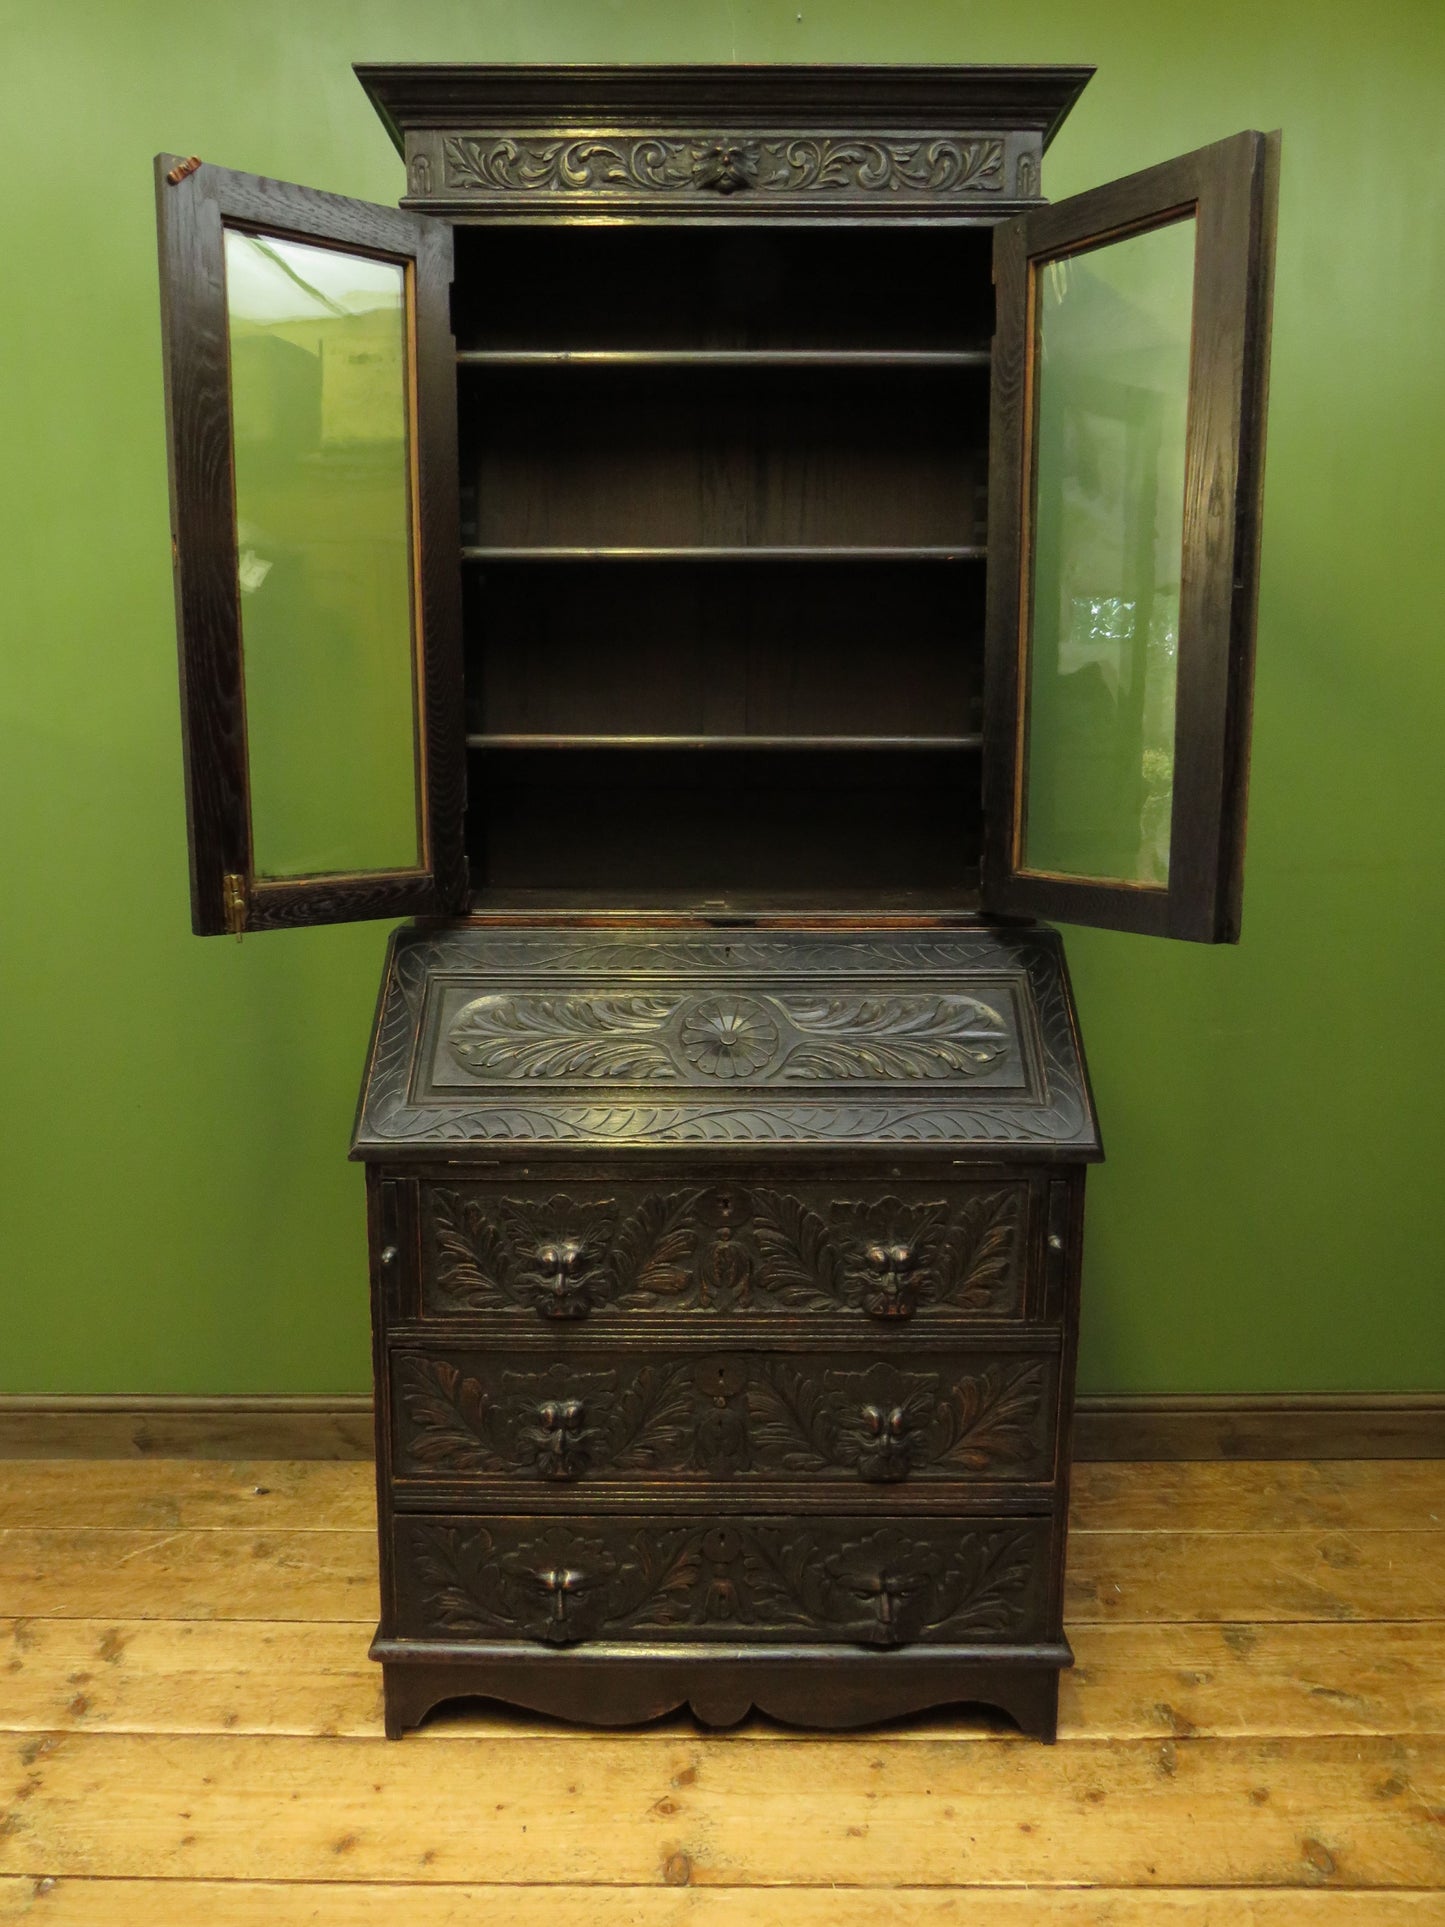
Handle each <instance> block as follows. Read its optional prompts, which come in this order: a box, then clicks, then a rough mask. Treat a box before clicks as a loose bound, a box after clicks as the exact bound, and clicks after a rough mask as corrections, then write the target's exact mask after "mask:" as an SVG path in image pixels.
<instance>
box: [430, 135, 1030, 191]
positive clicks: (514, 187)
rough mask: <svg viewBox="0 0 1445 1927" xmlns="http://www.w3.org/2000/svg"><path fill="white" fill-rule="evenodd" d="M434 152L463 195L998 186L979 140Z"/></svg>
mask: <svg viewBox="0 0 1445 1927" xmlns="http://www.w3.org/2000/svg"><path fill="white" fill-rule="evenodd" d="M442 153H443V173H444V177H445V182H446V186H447V187H448V188H450V189H453V190H456V191H459V192H462V193H469V194H498V195H511V194H518V193H523V194H588V195H602V196H613V197H618V196H620V197H632V198H635V197H637V196H639V195H643V196H645V195H654V194H677V193H698V194H702V195H719V196H722V197H724V198H726V197H729V196H731V195H734V194H753V193H758V194H764V195H773V194H800V195H810V196H812V195H816V196H820V197H824V198H827V197H833V198H836V197H839V196H845V197H846V196H853V195H862V196H865V197H868V196H874V195H879V196H888V197H895V196H899V195H908V196H911V195H923V196H937V197H945V198H946V197H948V196H952V195H973V194H998V193H1001V192H1002V191H1003V189H1004V186H1005V179H1004V143H1003V141H1002V140H999V139H997V138H993V137H989V136H978V137H975V138H973V139H962V140H959V139H946V138H935V139H932V140H927V139H924V140H919V139H911V140H910V139H895V138H890V137H888V136H886V135H884V136H879V137H877V138H872V139H859V138H855V137H852V136H849V135H786V134H765V135H759V136H757V137H755V138H735V137H728V136H709V135H704V134H699V135H655V134H646V135H637V134H617V135H609V136H606V137H601V136H586V137H582V138H573V139H559V138H557V137H555V136H550V135H537V136H517V135H508V134H456V135H451V136H448V137H447V139H446V140H445V141H444V143H443V149H442Z"/></svg>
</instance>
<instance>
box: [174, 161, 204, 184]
mask: <svg viewBox="0 0 1445 1927" xmlns="http://www.w3.org/2000/svg"><path fill="white" fill-rule="evenodd" d="M200 164H201V157H200V155H199V154H190V155H188V156H187V157H186V159H185V160H183V161H177V162H176V165H175V166H174V167H172V168H168V169H167V171H166V185H167V186H168V187H179V186H180V184H181V182H182V181H183V180H185V178H186V176H187V175H188V174H194V173H195V171H196V169H197V168H198V167H199V166H200Z"/></svg>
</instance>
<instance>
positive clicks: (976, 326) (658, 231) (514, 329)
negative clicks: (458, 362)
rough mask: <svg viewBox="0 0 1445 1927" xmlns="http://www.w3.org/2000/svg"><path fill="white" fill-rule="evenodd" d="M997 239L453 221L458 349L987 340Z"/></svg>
mask: <svg viewBox="0 0 1445 1927" xmlns="http://www.w3.org/2000/svg"><path fill="white" fill-rule="evenodd" d="M992 246H993V236H992V231H991V230H990V229H989V228H987V227H963V228H924V227H912V228H892V229H889V228H875V229H866V228H858V227H845V228H843V229H842V230H841V231H829V230H828V229H825V228H810V227H796V228H793V227H790V228H772V229H770V231H768V232H766V233H759V232H757V231H755V230H753V231H749V230H748V229H746V228H741V227H722V228H711V229H699V228H687V227H664V226H650V227H647V228H640V227H639V228H629V227H616V226H605V227H596V228H590V227H563V226H556V227H540V226H539V227H527V228H513V229H499V228H479V227H466V226H458V228H457V229H456V251H457V269H456V294H455V297H454V301H453V317H454V323H455V327H456V332H457V345H458V346H459V347H461V348H464V349H466V348H470V349H487V348H492V349H527V350H534V351H535V350H540V349H548V348H553V349H567V348H571V349H583V350H585V349H606V348H620V349H632V350H638V349H646V348H674V349H675V348H680V347H689V348H734V349H736V348H793V349H797V348H842V349H848V348H866V349H878V348H887V347H894V348H915V349H917V348H969V347H975V346H986V345H987V343H988V341H989V338H990V336H991V335H992V333H993V282H992V276H991V261H992Z"/></svg>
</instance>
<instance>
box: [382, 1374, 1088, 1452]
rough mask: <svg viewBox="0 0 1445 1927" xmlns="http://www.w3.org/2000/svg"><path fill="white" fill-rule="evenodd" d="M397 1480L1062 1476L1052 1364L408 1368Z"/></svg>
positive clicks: (399, 1419) (400, 1406)
mask: <svg viewBox="0 0 1445 1927" xmlns="http://www.w3.org/2000/svg"><path fill="white" fill-rule="evenodd" d="M392 1372H393V1382H394V1393H393V1398H392V1412H393V1422H394V1424H395V1426H396V1430H397V1440H396V1449H395V1461H394V1463H395V1469H396V1471H397V1473H398V1475H399V1476H401V1477H404V1478H425V1477H426V1476H428V1475H431V1474H443V1475H446V1474H450V1475H456V1474H463V1475H475V1476H480V1477H505V1478H522V1479H526V1480H536V1479H542V1480H545V1481H547V1482H549V1483H552V1484H570V1483H575V1482H577V1481H579V1480H584V1479H585V1480H588V1481H589V1482H590V1481H595V1480H598V1479H603V1480H607V1479H626V1480H628V1481H630V1482H635V1481H636V1479H637V1478H639V1477H642V1478H646V1477H657V1478H668V1479H678V1478H690V1477H698V1478H703V1479H737V1478H743V1479H747V1480H767V1479H795V1478H800V1477H808V1478H810V1479H811V1478H815V1477H817V1476H823V1477H826V1478H830V1479H838V1480H844V1481H851V1480H853V1479H855V1478H856V1479H859V1480H862V1481H864V1482H865V1483H867V1484H873V1485H896V1484H900V1483H902V1482H903V1481H905V1480H909V1479H923V1480H930V1479H940V1478H958V1477H959V1476H968V1477H978V1478H989V1479H1046V1478H1048V1477H1049V1476H1050V1474H1051V1472H1052V1463H1053V1437H1054V1418H1055V1412H1056V1407H1057V1392H1058V1387H1057V1362H1056V1360H1055V1359H1053V1358H1051V1357H1037V1358H1035V1357H1027V1356H1002V1357H994V1358H962V1359H958V1358H952V1359H949V1358H946V1359H942V1360H939V1359H937V1358H934V1357H932V1356H930V1355H928V1354H908V1355H905V1356H902V1357H898V1358H891V1359H890V1360H889V1361H887V1362H881V1361H870V1360H867V1359H861V1360H860V1359H858V1358H857V1357H851V1358H850V1357H847V1356H839V1355H836V1354H835V1355H826V1354H825V1355H822V1356H818V1357H812V1356H808V1355H805V1354H796V1355H795V1354H787V1353H785V1354H762V1355H758V1354H722V1355H716V1354H713V1355H707V1356H702V1357H687V1356H679V1355H677V1354H673V1355H672V1356H671V1357H665V1358H660V1357H655V1356H652V1357H649V1356H646V1355H644V1356H641V1357H638V1356H631V1355H628V1354H626V1353H616V1354H601V1355H599V1354H597V1353H588V1354H586V1355H585V1356H584V1357H582V1358H578V1359H570V1360H565V1361H549V1362H548V1363H545V1364H537V1363H534V1362H529V1361H528V1360H526V1359H525V1358H519V1357H512V1358H508V1357H506V1356H505V1355H503V1356H501V1357H497V1356H495V1355H493V1354H477V1355H473V1354H464V1355H461V1356H459V1357H458V1356H453V1357H437V1356H435V1355H432V1354H427V1353H417V1352H403V1353H399V1354H396V1355H394V1357H393V1360H392Z"/></svg>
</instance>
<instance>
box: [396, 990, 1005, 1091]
mask: <svg viewBox="0 0 1445 1927" xmlns="http://www.w3.org/2000/svg"><path fill="white" fill-rule="evenodd" d="M997 1001H998V1004H1000V1005H1002V1006H1003V1008H1002V1009H1000V1008H996V1007H995V1006H994V1005H992V1004H990V1003H988V1002H985V1001H984V1000H983V999H982V998H979V997H973V996H963V995H959V994H956V993H949V992H937V991H930V992H926V993H923V994H921V995H920V994H916V993H912V994H911V993H909V992H906V991H896V990H895V991H888V992H884V993H881V994H879V993H872V992H861V993H860V992H857V991H845V992H832V991H810V992H803V993H799V992H793V993H791V994H790V993H788V992H786V991H768V992H766V993H762V992H760V993H758V994H751V995H749V994H742V993H739V992H738V991H735V990H708V991H703V992H701V993H698V992H696V991H689V990H687V989H686V988H684V987H682V986H671V985H669V986H665V987H659V988H657V989H651V988H650V989H649V990H648V991H647V992H646V993H643V994H638V993H636V992H628V991H625V990H622V989H618V990H611V989H603V988H598V987H595V986H591V985H587V986H579V987H578V988H576V989H574V990H570V991H558V990H553V989H552V988H550V987H548V988H547V989H546V990H545V991H538V990H535V989H525V988H523V989H517V990H508V991H491V992H488V993H486V994H485V995H483V996H480V997H472V998H469V999H467V1000H466V1001H465V1002H464V1003H462V1004H461V1005H460V1007H459V1008H458V1009H456V1010H455V1011H454V1012H453V1011H451V1010H450V1009H448V1010H447V1011H445V1012H444V1014H443V1016H442V1019H441V1029H442V1049H441V1051H439V1052H438V1059H439V1062H438V1064H437V1066H436V1068H434V1070H433V1073H432V1076H433V1080H434V1081H435V1082H436V1083H438V1084H443V1083H454V1082H456V1081H457V1080H456V1071H457V1069H458V1068H459V1069H460V1070H461V1071H462V1072H463V1073H465V1074H466V1076H467V1077H468V1078H469V1079H474V1080H476V1081H478V1082H487V1083H493V1082H496V1083H514V1082H526V1081H535V1080H541V1079H546V1080H551V1081H554V1082H576V1083H584V1084H585V1083H597V1082H601V1083H615V1084H622V1085H627V1084H648V1085H653V1084H681V1083H692V1084H719V1085H724V1086H727V1085H731V1084H735V1083H783V1084H787V1083H794V1084H796V1083H811V1084H816V1083H829V1082H852V1081H855V1080H859V1079H864V1080H869V1081H873V1082H889V1081H891V1080H895V1079H896V1080H899V1081H902V1082H909V1081H913V1080H917V1079H925V1080H931V1081H935V1082H936V1081H940V1080H941V1081H946V1082H951V1081H962V1082H966V1083H975V1082H983V1081H988V1082H991V1083H1012V1084H1015V1085H1017V1084H1020V1083H1022V1081H1023V1071H1022V1065H1021V1062H1020V1059H1019V1053H1018V1046H1017V1041H1016V1039H1017V1020H1016V1018H1015V1017H1014V1015H1013V1012H1012V1009H1011V999H1009V998H1008V997H1007V995H1005V996H1003V997H1000V998H999V999H998V1000H997ZM448 1059H449V1060H450V1062H449V1063H448V1062H447V1061H446V1060H448Z"/></svg>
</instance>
